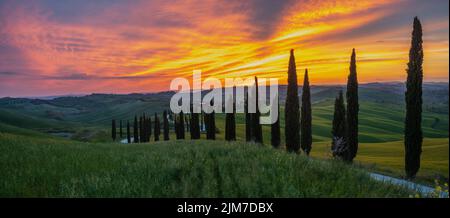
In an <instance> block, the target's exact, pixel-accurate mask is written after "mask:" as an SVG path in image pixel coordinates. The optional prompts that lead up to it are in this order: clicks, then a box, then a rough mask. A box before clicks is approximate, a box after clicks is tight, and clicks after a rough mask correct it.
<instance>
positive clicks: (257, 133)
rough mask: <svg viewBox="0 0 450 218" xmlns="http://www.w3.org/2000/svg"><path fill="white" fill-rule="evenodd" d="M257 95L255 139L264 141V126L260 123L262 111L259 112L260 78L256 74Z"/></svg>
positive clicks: (257, 141) (254, 116)
mask: <svg viewBox="0 0 450 218" xmlns="http://www.w3.org/2000/svg"><path fill="white" fill-rule="evenodd" d="M255 96H256V112H255V113H254V114H253V117H252V122H253V125H252V130H253V134H252V135H253V140H254V141H255V142H256V143H261V144H262V143H263V138H262V127H261V124H260V117H261V113H260V112H259V93H258V78H257V77H256V76H255Z"/></svg>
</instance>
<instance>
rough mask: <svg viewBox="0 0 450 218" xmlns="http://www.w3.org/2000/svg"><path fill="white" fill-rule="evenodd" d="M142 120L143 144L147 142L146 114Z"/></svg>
mask: <svg viewBox="0 0 450 218" xmlns="http://www.w3.org/2000/svg"><path fill="white" fill-rule="evenodd" d="M141 120H142V126H141V131H142V133H141V141H142V142H147V121H146V118H145V114H143V115H142V117H141Z"/></svg>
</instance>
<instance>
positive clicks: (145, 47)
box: [0, 0, 449, 97]
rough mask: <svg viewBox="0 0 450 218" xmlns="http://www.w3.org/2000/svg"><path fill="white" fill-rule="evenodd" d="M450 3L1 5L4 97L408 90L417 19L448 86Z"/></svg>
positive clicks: (290, 0) (436, 74)
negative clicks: (229, 83) (222, 81)
mask: <svg viewBox="0 0 450 218" xmlns="http://www.w3.org/2000/svg"><path fill="white" fill-rule="evenodd" d="M448 4H449V1H448V0H430V1H423V0H377V1H375V0H371V1H366V0H334V1H333V0H324V1H312V0H311V1H308V0H295V1H294V0H286V1H284V0H247V1H244V0H227V1H225V0H222V1H219V0H214V1H213V0H202V1H194V0H183V1H172V0H143V1H139V0H127V1H125V0H95V1H93V0H65V1H61V0H37V1H25V0H24V1H20V0H13V1H8V0H6V1H4V0H0V97H4V96H14V97H15V96H44V95H63V94H85V93H93V92H95V93H130V92H154V91H162V90H168V89H169V84H170V81H171V80H172V79H173V78H175V77H187V78H191V76H192V70H195V69H200V70H202V71H203V77H204V78H205V77H208V76H215V77H219V78H225V77H236V76H240V77H246V76H250V75H251V76H253V75H258V76H259V77H267V78H269V77H272V78H273V77H277V78H279V79H280V83H282V84H283V83H286V78H287V73H286V72H287V66H288V59H289V50H290V49H295V56H296V61H297V72H298V75H299V82H301V78H302V76H303V72H304V69H305V68H308V71H309V77H310V81H311V83H312V84H313V85H319V84H342V83H345V82H346V78H347V74H348V65H349V59H350V54H351V49H352V48H355V49H356V54H357V67H358V68H357V70H358V79H359V82H360V83H367V82H383V81H404V80H405V78H406V73H405V69H406V64H407V60H408V50H409V45H410V36H411V31H412V22H413V17H414V16H418V17H419V18H420V19H421V22H422V25H423V30H424V38H423V39H424V50H425V57H424V79H425V81H448V75H449V38H448V34H449V21H448V20H449V11H448V7H449V5H448Z"/></svg>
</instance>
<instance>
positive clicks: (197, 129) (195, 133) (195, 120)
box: [190, 111, 200, 139]
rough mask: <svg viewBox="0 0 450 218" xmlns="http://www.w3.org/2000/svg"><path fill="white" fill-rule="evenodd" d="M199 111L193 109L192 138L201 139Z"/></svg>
mask: <svg viewBox="0 0 450 218" xmlns="http://www.w3.org/2000/svg"><path fill="white" fill-rule="evenodd" d="M198 116H199V114H198V113H194V112H193V111H192V115H191V122H190V124H191V139H200V127H199V126H198Z"/></svg>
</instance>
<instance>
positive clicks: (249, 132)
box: [244, 87, 252, 142]
mask: <svg viewBox="0 0 450 218" xmlns="http://www.w3.org/2000/svg"><path fill="white" fill-rule="evenodd" d="M244 98H245V99H244V101H245V102H244V114H245V141H247V142H249V141H251V140H252V128H251V126H252V123H251V114H250V113H249V112H248V88H247V87H246V88H245V97H244Z"/></svg>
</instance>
